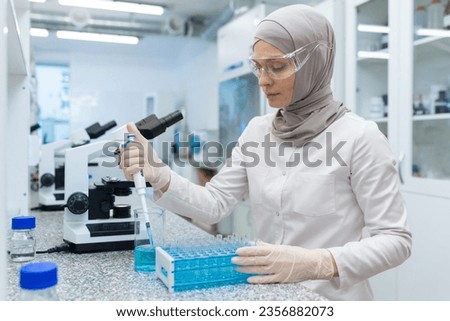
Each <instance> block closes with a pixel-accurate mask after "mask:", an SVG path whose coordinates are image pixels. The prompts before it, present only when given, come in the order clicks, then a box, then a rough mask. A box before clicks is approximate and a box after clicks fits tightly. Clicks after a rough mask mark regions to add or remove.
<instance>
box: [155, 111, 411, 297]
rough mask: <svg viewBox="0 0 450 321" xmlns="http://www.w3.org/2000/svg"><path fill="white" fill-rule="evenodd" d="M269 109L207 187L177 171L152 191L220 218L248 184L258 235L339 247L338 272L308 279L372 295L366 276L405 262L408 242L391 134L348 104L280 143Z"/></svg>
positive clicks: (187, 212)
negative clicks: (299, 137)
mask: <svg viewBox="0 0 450 321" xmlns="http://www.w3.org/2000/svg"><path fill="white" fill-rule="evenodd" d="M273 117H274V116H273V114H269V115H265V116H260V117H255V118H254V119H252V120H251V121H250V123H249V125H248V126H247V128H246V129H245V131H244V132H243V134H242V135H241V137H240V138H239V141H238V145H239V146H238V147H237V148H235V149H234V150H233V154H232V160H231V163H230V164H228V165H227V166H225V167H224V168H222V170H221V171H220V172H219V174H217V175H216V176H215V177H214V178H213V179H212V180H211V182H210V183H208V184H207V185H206V188H203V187H200V186H197V185H195V184H192V183H190V182H189V181H187V180H186V179H184V178H182V177H180V176H179V175H177V174H175V173H172V176H171V183H170V186H169V189H168V190H167V191H166V192H165V193H164V194H160V193H155V200H156V203H157V204H158V205H160V206H163V207H165V208H167V209H169V210H171V211H172V212H174V213H178V214H180V215H184V216H188V217H192V218H195V219H196V220H201V221H204V222H208V223H215V222H217V221H219V220H220V219H221V218H223V217H224V216H226V215H228V214H229V213H230V212H231V211H232V209H233V206H234V205H235V204H236V203H237V202H238V201H239V200H240V199H241V198H242V197H243V196H244V195H246V193H249V197H250V202H251V206H252V213H253V220H254V222H255V228H256V236H257V238H258V239H261V240H263V241H265V242H268V243H272V244H289V245H296V246H302V247H305V248H311V249H312V248H328V249H329V250H330V251H331V253H332V254H333V256H334V259H335V261H336V264H337V267H338V270H339V277H335V278H333V279H332V280H331V281H324V280H318V281H306V282H303V284H304V285H305V286H307V287H309V288H311V289H312V290H314V291H316V292H318V293H320V294H322V295H323V296H325V297H327V298H329V299H331V300H370V299H372V298H373V295H372V291H371V288H370V285H369V282H368V278H370V277H372V276H374V275H376V274H378V273H380V272H383V271H385V270H387V269H390V268H393V267H395V266H397V265H399V264H401V263H402V262H403V261H404V260H406V259H407V258H408V257H409V255H410V251H411V233H410V231H409V229H408V227H407V225H406V210H405V206H404V202H403V199H402V197H401V195H400V192H399V179H398V174H397V170H396V162H395V160H394V157H393V154H392V152H391V150H390V148H389V145H388V142H387V140H386V138H385V137H384V136H383V134H382V133H381V132H380V131H379V130H378V128H377V125H376V124H375V123H373V122H370V121H366V120H364V119H362V118H360V117H358V116H356V115H355V114H353V113H347V114H346V115H345V116H343V117H341V118H340V119H339V120H337V121H336V122H334V123H333V124H332V125H330V126H329V127H328V128H327V129H326V130H325V131H324V132H323V133H321V134H320V135H318V136H317V137H316V138H315V139H314V140H313V141H312V144H310V147H309V148H306V147H303V148H294V147H289V146H287V147H286V146H285V148H282V147H280V146H282V145H281V140H279V139H278V138H276V137H274V136H273V135H272V134H271V126H272V125H271V122H272V119H273ZM267 135H269V136H267ZM265 137H266V144H264V141H265ZM267 137H270V142H271V143H270V144H271V145H270V146H269V143H268V140H267ZM264 146H266V147H264ZM333 149H334V152H333ZM256 164H257V165H256ZM254 165H255V166H254ZM363 230H364V231H365V232H364V233H363ZM365 233H366V234H367V235H368V236H366V237H365V236H364V234H365Z"/></svg>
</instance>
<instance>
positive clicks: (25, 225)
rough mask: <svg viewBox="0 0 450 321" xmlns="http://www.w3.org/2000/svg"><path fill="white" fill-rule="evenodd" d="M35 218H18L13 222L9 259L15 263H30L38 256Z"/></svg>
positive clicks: (14, 218) (13, 219)
mask: <svg viewBox="0 0 450 321" xmlns="http://www.w3.org/2000/svg"><path fill="white" fill-rule="evenodd" d="M35 227H36V218H35V217H34V216H16V217H13V218H12V220H11V229H12V234H11V238H10V240H9V241H10V242H9V257H10V259H11V261H13V262H28V261H32V260H34V258H35V256H36V240H35V237H34V229H35Z"/></svg>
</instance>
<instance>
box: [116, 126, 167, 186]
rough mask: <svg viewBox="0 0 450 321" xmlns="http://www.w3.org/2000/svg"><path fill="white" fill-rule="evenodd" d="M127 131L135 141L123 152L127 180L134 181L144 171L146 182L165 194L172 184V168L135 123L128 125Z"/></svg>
mask: <svg viewBox="0 0 450 321" xmlns="http://www.w3.org/2000/svg"><path fill="white" fill-rule="evenodd" d="M127 131H128V133H130V134H134V135H135V136H136V137H135V140H134V142H132V143H128V144H126V146H125V147H124V148H123V150H122V151H121V162H120V164H121V167H122V169H123V172H124V174H125V177H126V179H128V180H130V181H132V180H133V174H135V173H137V172H139V171H142V172H143V174H144V177H145V180H146V181H147V182H149V183H150V184H151V185H152V187H153V189H154V190H155V191H157V190H161V191H162V192H165V191H166V190H167V189H168V187H169V183H170V168H169V166H167V165H166V164H164V163H163V162H162V161H161V159H160V158H159V157H158V154H157V153H156V152H155V150H154V149H153V147H152V145H151V144H150V143H149V141H148V140H147V139H146V138H145V137H144V136H142V135H141V133H140V132H139V130H138V129H137V128H136V125H135V124H134V123H128V124H127Z"/></svg>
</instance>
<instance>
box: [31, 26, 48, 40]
mask: <svg viewBox="0 0 450 321" xmlns="http://www.w3.org/2000/svg"><path fill="white" fill-rule="evenodd" d="M30 35H31V36H32V37H43V38H45V37H48V30H47V29H42V28H30Z"/></svg>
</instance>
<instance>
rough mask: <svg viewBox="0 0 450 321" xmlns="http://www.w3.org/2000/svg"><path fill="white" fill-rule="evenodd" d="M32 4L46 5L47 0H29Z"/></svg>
mask: <svg viewBox="0 0 450 321" xmlns="http://www.w3.org/2000/svg"><path fill="white" fill-rule="evenodd" d="M29 1H30V2H38V3H44V2H45V1H46V0H29Z"/></svg>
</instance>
